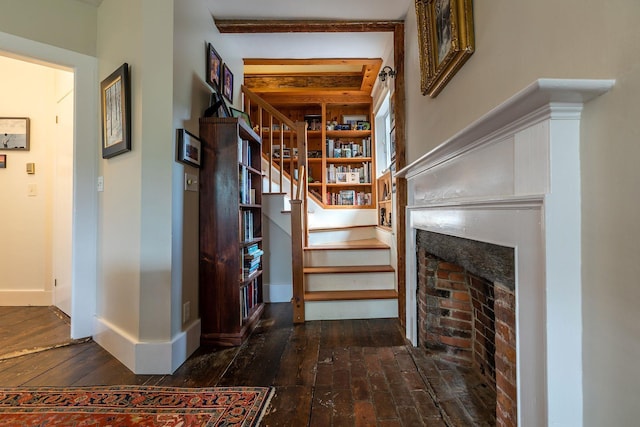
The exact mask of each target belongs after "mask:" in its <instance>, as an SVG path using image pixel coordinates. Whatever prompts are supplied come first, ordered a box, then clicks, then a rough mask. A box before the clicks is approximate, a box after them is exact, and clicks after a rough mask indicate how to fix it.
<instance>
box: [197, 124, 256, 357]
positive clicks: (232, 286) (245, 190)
mask: <svg viewBox="0 0 640 427" xmlns="http://www.w3.org/2000/svg"><path fill="white" fill-rule="evenodd" d="M200 139H201V140H202V157H201V169H200V316H201V322H202V331H201V338H200V341H201V343H202V344H203V345H216V346H233V345H240V344H242V342H243V341H244V339H245V338H246V337H247V336H248V334H249V332H250V331H251V329H253V328H254V327H255V325H256V323H257V321H258V319H259V318H260V316H261V314H262V311H263V308H264V304H263V299H262V268H261V262H260V260H261V255H262V172H261V150H262V148H261V140H260V137H259V136H258V135H257V134H256V133H255V132H253V130H251V129H250V128H249V127H248V126H247V125H246V124H245V122H244V121H242V120H239V119H236V118H201V119H200Z"/></svg>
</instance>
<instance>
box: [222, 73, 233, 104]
mask: <svg viewBox="0 0 640 427" xmlns="http://www.w3.org/2000/svg"><path fill="white" fill-rule="evenodd" d="M222 95H223V96H224V97H225V98H227V99H228V100H229V102H230V103H232V104H233V73H232V72H231V70H230V69H229V67H228V66H227V64H226V63H225V64H224V65H223V66H222Z"/></svg>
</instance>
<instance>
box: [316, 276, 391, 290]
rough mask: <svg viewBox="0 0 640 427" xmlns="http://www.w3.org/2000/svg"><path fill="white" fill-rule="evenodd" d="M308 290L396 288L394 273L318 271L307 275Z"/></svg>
mask: <svg viewBox="0 0 640 427" xmlns="http://www.w3.org/2000/svg"><path fill="white" fill-rule="evenodd" d="M305 288H306V290H307V291H308V292H317V291H364V290H373V289H395V283H394V273H393V272H384V273H349V274H338V273H327V274H324V273H318V274H307V275H306V276H305Z"/></svg>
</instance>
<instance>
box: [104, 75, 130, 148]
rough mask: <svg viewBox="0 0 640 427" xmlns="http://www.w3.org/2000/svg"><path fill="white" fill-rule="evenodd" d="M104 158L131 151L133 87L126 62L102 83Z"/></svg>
mask: <svg viewBox="0 0 640 427" xmlns="http://www.w3.org/2000/svg"><path fill="white" fill-rule="evenodd" d="M100 95H101V106H102V158H103V159H108V158H111V157H114V156H117V155H118V154H122V153H124V152H126V151H131V87H130V83H129V65H128V64H127V63H126V62H125V63H124V64H122V65H121V66H120V67H119V68H118V69H117V70H115V71H114V72H113V73H111V75H110V76H109V77H107V78H106V79H104V80H103V81H102V82H101V83H100Z"/></svg>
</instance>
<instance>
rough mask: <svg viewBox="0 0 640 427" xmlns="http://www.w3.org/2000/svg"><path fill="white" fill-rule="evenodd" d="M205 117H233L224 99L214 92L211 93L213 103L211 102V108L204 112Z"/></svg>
mask: <svg viewBox="0 0 640 427" xmlns="http://www.w3.org/2000/svg"><path fill="white" fill-rule="evenodd" d="M204 116H205V117H231V112H230V111H229V107H228V106H227V103H226V102H225V100H224V98H223V97H222V96H221V95H220V94H219V93H218V91H216V90H214V91H213V92H212V93H211V101H209V107H208V108H207V109H206V110H205V111H204Z"/></svg>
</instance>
